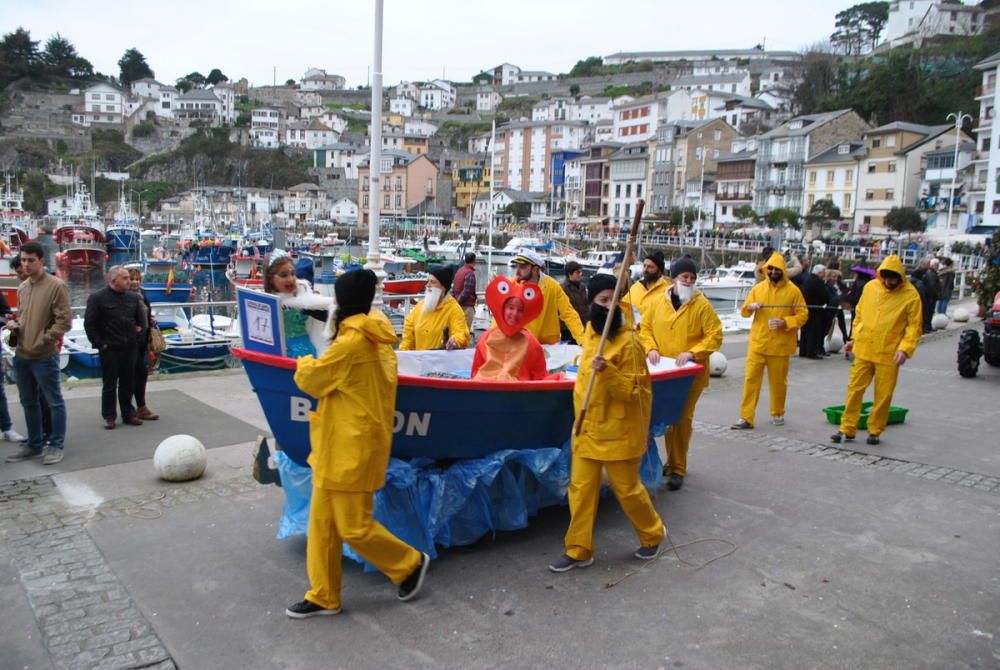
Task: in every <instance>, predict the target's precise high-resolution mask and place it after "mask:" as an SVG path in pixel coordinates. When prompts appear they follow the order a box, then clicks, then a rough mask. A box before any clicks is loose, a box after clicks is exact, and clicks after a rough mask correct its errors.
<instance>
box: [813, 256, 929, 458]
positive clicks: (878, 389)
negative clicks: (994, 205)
mask: <svg viewBox="0 0 1000 670" xmlns="http://www.w3.org/2000/svg"><path fill="white" fill-rule="evenodd" d="M877 275H878V281H870V282H868V283H867V284H866V285H865V288H864V290H863V291H862V292H861V300H859V301H858V306H857V307H856V308H855V310H854V321H853V323H852V325H851V333H852V336H853V338H854V339H853V340H851V341H850V342H847V343H846V344H845V345H844V351H847V352H851V351H852V350H853V352H854V365H852V366H851V376H850V379H849V380H848V382H847V400H846V401H845V404H844V413H843V415H842V416H841V417H840V431H839V432H837V433H836V434H835V435H833V436H832V437H831V438H830V439H831V440H833V441H834V442H836V443H840V442H853V441H854V434H855V433H856V432H857V430H858V419H859V417H860V415H861V401H862V400H863V399H864V396H865V389H867V388H868V385H869V384H871V383H872V380H873V379H874V380H875V403H874V406H873V407H872V411H871V414H870V415H869V417H868V440H867V442H868V444H871V445H876V444H878V443H879V442H880V441H881V438H879V435H881V434H882V431H883V430H885V425H886V422H887V421H888V419H889V405H890V404H891V403H892V393H893V391H894V390H895V389H896V378H897V377H898V375H899V368H900V366H901V365H903V364H904V363H906V361H907V359H910V358H912V357H913V352H914V351H916V349H917V345H918V344H920V336H921V334H922V333H923V308H922V306H921V303H920V293H919V292H918V291H917V289H916V287H914V286H913V284H911V283H910V282H909V280H907V278H906V270H905V269H904V268H903V263H902V261H900V260H899V256H896V255H893V256H888V257H886V259H885V260H884V261H882V264H881V265H879V267H878V273H877Z"/></svg>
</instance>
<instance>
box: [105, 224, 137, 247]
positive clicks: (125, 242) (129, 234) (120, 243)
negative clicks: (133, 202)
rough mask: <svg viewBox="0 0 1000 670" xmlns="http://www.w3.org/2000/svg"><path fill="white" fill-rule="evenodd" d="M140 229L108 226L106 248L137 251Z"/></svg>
mask: <svg viewBox="0 0 1000 670" xmlns="http://www.w3.org/2000/svg"><path fill="white" fill-rule="evenodd" d="M140 235H141V231H140V230H139V229H138V228H134V227H127V228H126V227H122V228H116V227H115V226H110V227H108V230H107V236H108V250H110V251H138V250H139V247H140V245H141V242H142V238H141V236H140Z"/></svg>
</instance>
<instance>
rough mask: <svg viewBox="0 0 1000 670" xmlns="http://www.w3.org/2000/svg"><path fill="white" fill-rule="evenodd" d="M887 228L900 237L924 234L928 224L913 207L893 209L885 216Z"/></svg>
mask: <svg viewBox="0 0 1000 670" xmlns="http://www.w3.org/2000/svg"><path fill="white" fill-rule="evenodd" d="M885 227H886V228H888V229H889V230H891V231H894V232H897V233H899V234H900V235H902V234H904V233H905V234H907V235H909V234H910V233H922V232H924V230H926V229H927V222H926V221H924V220H923V219H922V218H921V217H920V212H918V211H917V210H916V209H915V208H913V207H893V208H892V209H890V210H889V213H888V214H886V215H885Z"/></svg>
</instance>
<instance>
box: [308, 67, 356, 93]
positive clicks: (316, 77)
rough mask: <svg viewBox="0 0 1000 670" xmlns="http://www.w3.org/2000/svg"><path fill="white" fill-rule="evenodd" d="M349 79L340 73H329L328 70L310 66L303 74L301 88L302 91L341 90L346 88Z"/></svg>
mask: <svg viewBox="0 0 1000 670" xmlns="http://www.w3.org/2000/svg"><path fill="white" fill-rule="evenodd" d="M346 83H347V80H346V79H344V78H343V77H341V76H340V75H339V74H327V73H326V70H321V69H319V68H315V67H314V68H310V69H308V70H306V73H305V74H304V75H302V81H301V82H300V83H299V90H302V91H339V90H341V89H343V88H344V85H345V84H346Z"/></svg>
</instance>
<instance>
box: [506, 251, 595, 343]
mask: <svg viewBox="0 0 1000 670" xmlns="http://www.w3.org/2000/svg"><path fill="white" fill-rule="evenodd" d="M511 263H513V264H514V273H515V275H516V277H515V278H516V280H517V281H518V282H531V283H533V284H538V287H539V288H541V289H542V298H543V300H544V301H545V304H544V307H543V308H542V313H541V314H540V315H539V316H538V318H536V319H534V320H533V321H531V322H529V323H528V324H527V325H525V328H526V329H527V330H528V331H529V332H530V333H531V334H532V335H534V336H535V339H537V340H538V341H539V342H540V343H541V344H559V340H560V338H561V337H562V334H561V331H560V329H559V322H560V321H561V322H562V323H564V324H566V328H567V330H569V333H570V335H572V336H573V339H574V340H576V341H577V342H582V341H583V322H582V321H581V320H580V315H579V314H577V312H576V310H575V309H573V305H572V303H570V301H569V296H568V295H566V291H564V290H563V287H562V286H560V285H559V282H557V281H556V280H555V279H553V278H552V277H550V276H548V275H547V274H545V273H543V272H542V266H543V265H545V261H543V260H542V257H541V256H539V255H538V254H536V253H535V252H534V251H532V250H530V249H522V250H521V251H520V252H519V253H518V255H517V256H515V257H514V260H513V261H511ZM492 325H493V326H496V325H497V324H496V319H494V320H493V324H492Z"/></svg>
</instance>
